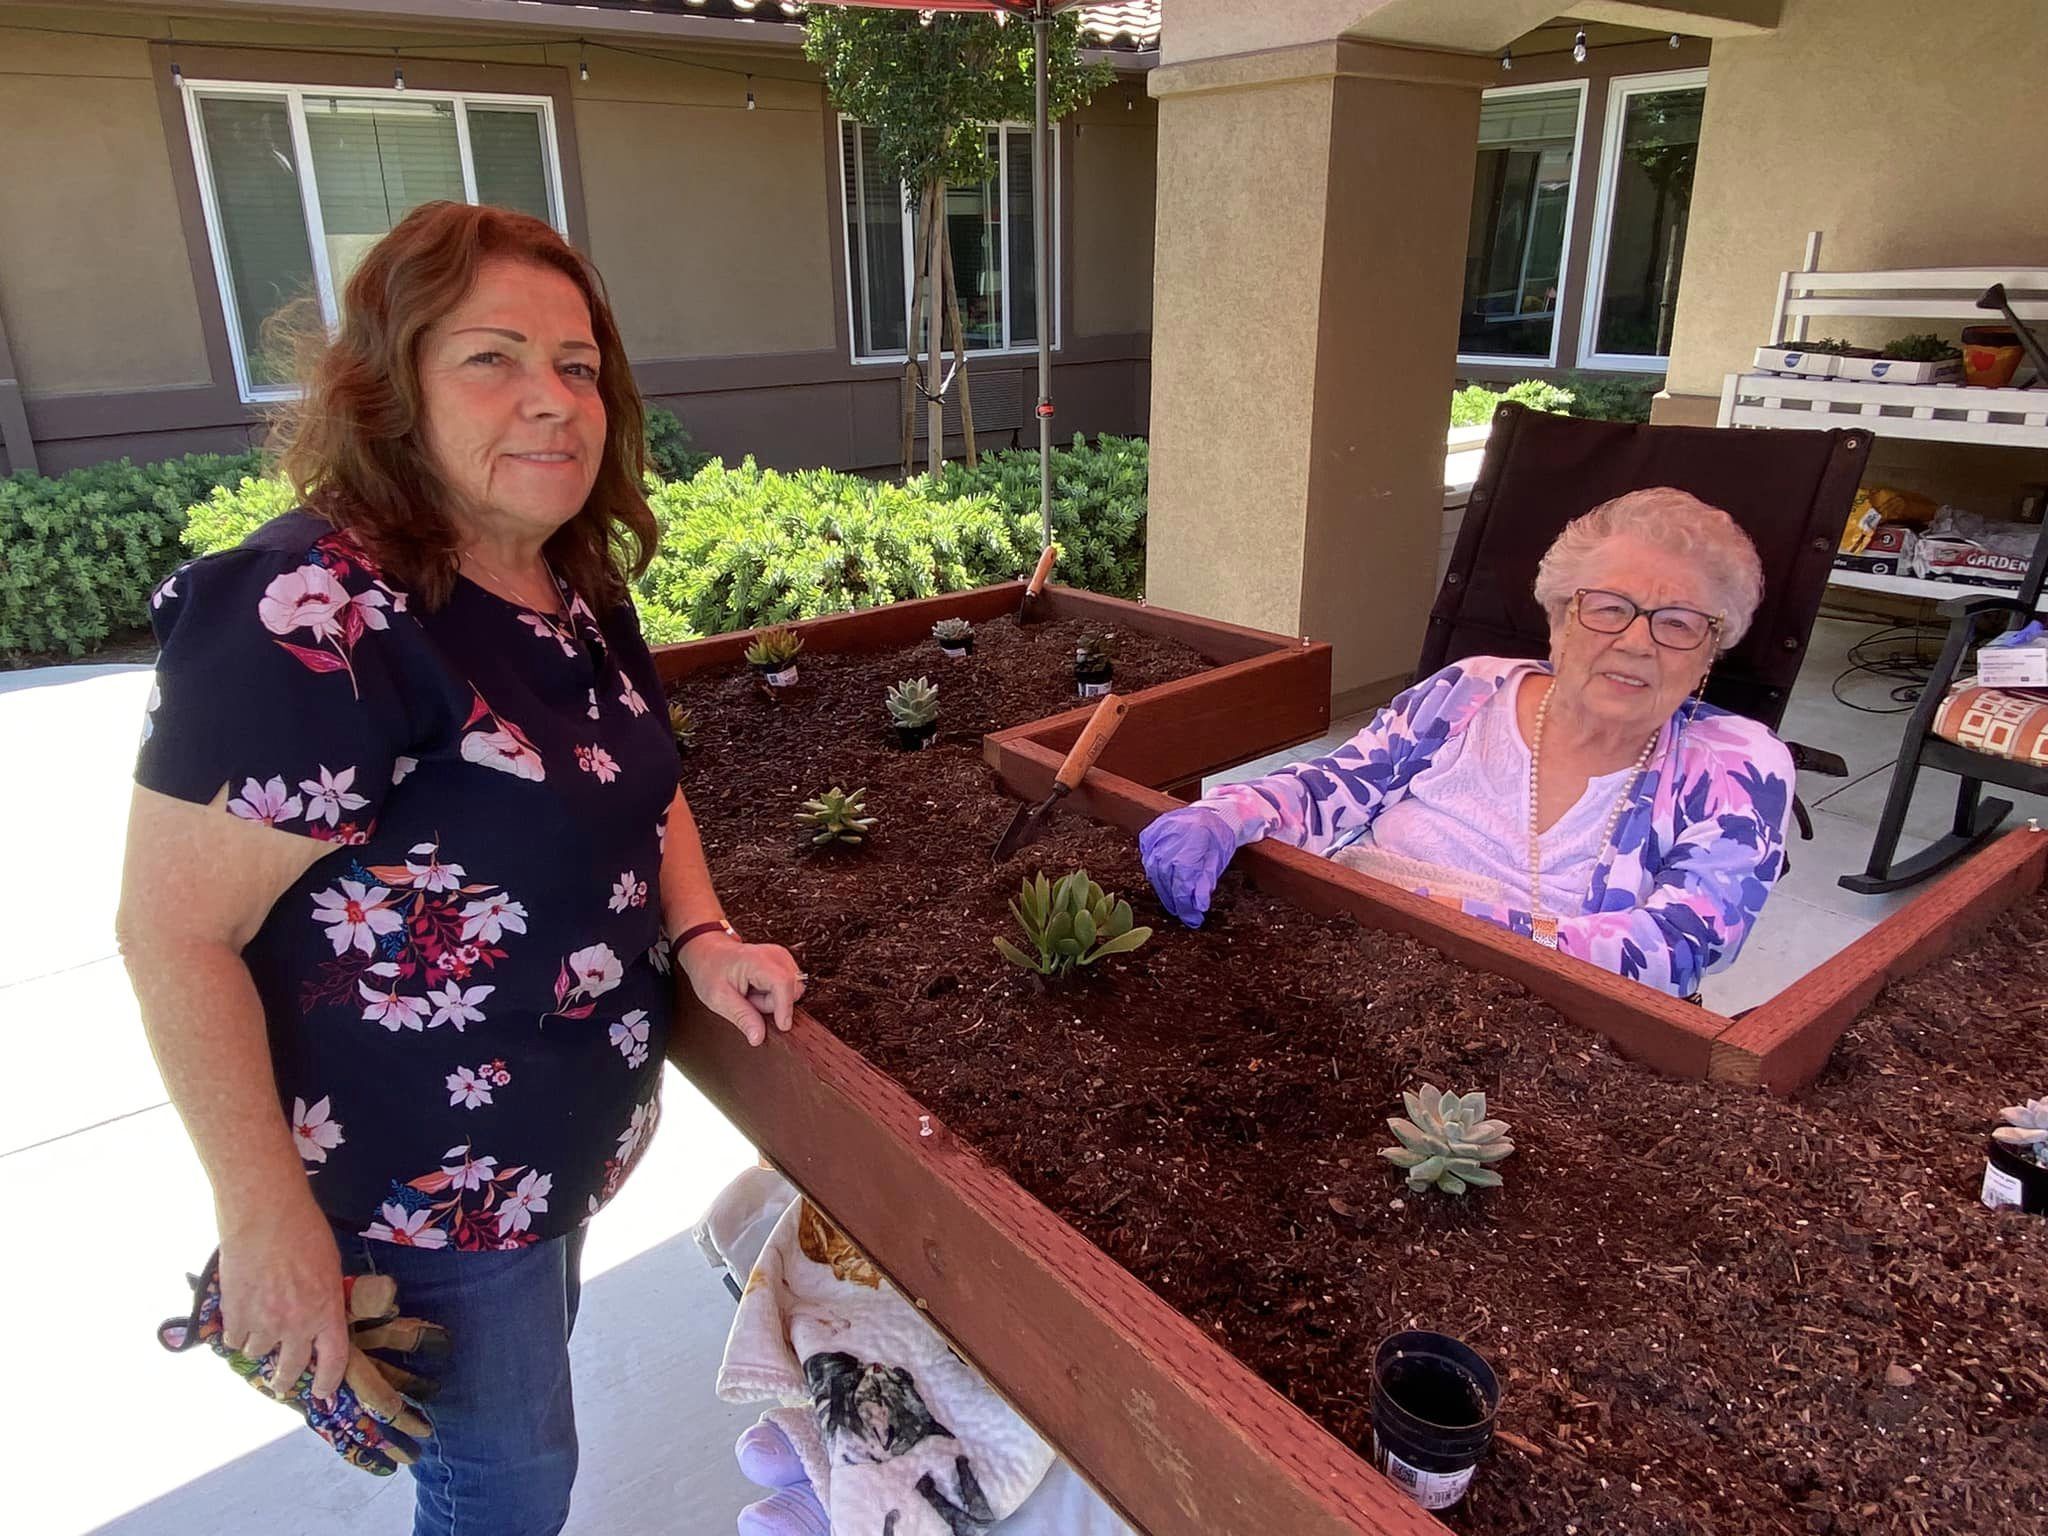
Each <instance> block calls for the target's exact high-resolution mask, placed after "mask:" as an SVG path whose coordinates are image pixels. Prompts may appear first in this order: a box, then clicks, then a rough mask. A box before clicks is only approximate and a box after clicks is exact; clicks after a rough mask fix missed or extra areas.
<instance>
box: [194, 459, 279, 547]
mask: <svg viewBox="0 0 2048 1536" xmlns="http://www.w3.org/2000/svg"><path fill="white" fill-rule="evenodd" d="M298 504H299V498H298V497H297V496H295V495H294V494H292V487H291V482H290V481H289V480H286V479H285V478H284V477H283V476H281V475H262V476H258V475H244V476H243V477H242V478H241V480H239V481H238V482H236V483H235V484H234V485H217V486H215V487H214V489H213V494H212V495H210V496H208V497H207V498H206V500H204V501H202V502H200V503H199V505H198V506H196V507H194V508H192V509H191V512H190V513H189V514H188V515H187V517H186V520H185V532H184V533H183V535H181V537H182V538H183V540H184V544H185V548H186V549H188V550H189V551H191V552H192V553H193V554H195V555H211V554H214V553H216V552H218V551H220V550H223V549H233V548H234V547H235V546H236V545H237V544H239V543H241V542H242V540H244V539H246V538H247V537H249V535H250V534H252V533H254V532H255V531H256V530H257V529H258V528H261V527H262V526H263V525H264V524H265V523H267V522H269V521H270V520H271V519H272V518H273V517H282V516H284V515H285V513H287V512H289V511H291V510H292V508H294V507H296V506H297V505H298Z"/></svg>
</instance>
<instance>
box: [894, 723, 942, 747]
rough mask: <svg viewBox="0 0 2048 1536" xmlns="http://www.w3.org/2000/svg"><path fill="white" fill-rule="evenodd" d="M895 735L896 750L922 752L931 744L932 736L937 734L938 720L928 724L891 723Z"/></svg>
mask: <svg viewBox="0 0 2048 1536" xmlns="http://www.w3.org/2000/svg"><path fill="white" fill-rule="evenodd" d="M889 729H890V730H891V731H893V732H894V733H895V735H896V750H897V751H899V752H922V751H923V750H924V749H925V748H926V747H928V746H930V745H931V744H932V738H933V737H935V736H937V735H938V734H939V722H938V721H936V720H934V721H932V723H931V724H930V725H892V726H890V727H889Z"/></svg>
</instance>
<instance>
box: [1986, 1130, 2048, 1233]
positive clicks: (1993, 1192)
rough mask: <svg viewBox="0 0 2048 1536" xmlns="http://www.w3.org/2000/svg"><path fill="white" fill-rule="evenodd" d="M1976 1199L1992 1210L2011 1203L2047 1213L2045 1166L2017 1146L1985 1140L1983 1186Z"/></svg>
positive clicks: (2046, 1170) (2036, 1211) (2047, 1193)
mask: <svg viewBox="0 0 2048 1536" xmlns="http://www.w3.org/2000/svg"><path fill="white" fill-rule="evenodd" d="M1978 1198H1979V1199H1981V1200H1982V1201H1983V1202H1984V1203H1985V1204H1986V1205H1988V1206H1990V1207H1991V1208H1992V1209H1993V1210H1997V1209H1998V1208H1999V1207H2000V1206H2003V1205H2011V1206H2017V1207H2018V1208H2019V1209H2020V1210H2023V1211H2029V1212H2031V1213H2033V1214H2034V1215H2036V1216H2048V1168H2043V1167H2042V1166H2041V1165H2040V1164H2039V1163H2037V1162H2035V1161H2034V1160H2033V1159H2032V1158H2031V1157H2029V1156H2027V1154H2026V1153H2024V1152H2022V1151H2020V1150H2019V1149H2018V1148H2017V1147H2008V1146H2007V1145H2006V1144H2005V1143H2004V1142H2002V1141H1988V1142H1986V1143H1985V1144H1984V1188H1983V1192H1982V1193H1981V1194H1980V1195H1979V1196H1978Z"/></svg>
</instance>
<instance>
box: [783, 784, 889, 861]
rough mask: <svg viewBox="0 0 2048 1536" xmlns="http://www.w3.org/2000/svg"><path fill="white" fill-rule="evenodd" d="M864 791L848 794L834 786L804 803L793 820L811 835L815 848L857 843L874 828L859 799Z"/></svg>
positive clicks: (862, 801) (872, 820) (871, 817)
mask: <svg viewBox="0 0 2048 1536" xmlns="http://www.w3.org/2000/svg"><path fill="white" fill-rule="evenodd" d="M866 794H867V791H866V790H865V789H856V790H855V791H854V792H853V793H852V794H848V793H847V792H846V791H845V790H843V789H841V788H840V787H839V786H838V785H837V784H834V785H833V786H832V787H831V788H830V789H828V790H826V791H825V793H824V794H822V795H820V796H818V797H817V799H815V800H806V801H805V802H804V808H803V809H802V810H800V811H798V812H797V813H796V819H797V821H798V823H799V824H800V825H801V826H803V828H804V829H805V830H806V831H808V832H809V833H810V834H811V841H812V842H813V843H814V844H816V845H817V846H818V847H821V848H823V847H827V846H829V845H831V844H833V843H853V844H858V843H859V842H860V840H861V839H862V838H863V837H865V836H866V835H867V834H868V833H869V832H870V831H872V830H873V829H874V825H875V821H876V818H875V817H873V816H870V815H868V814H867V809H868V808H867V804H866V802H865V800H864V799H863V798H862V797H863V796H865V795H866Z"/></svg>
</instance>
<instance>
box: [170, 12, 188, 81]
mask: <svg viewBox="0 0 2048 1536" xmlns="http://www.w3.org/2000/svg"><path fill="white" fill-rule="evenodd" d="M170 39H171V84H172V85H174V86H176V87H177V88H178V89H180V90H183V89H184V86H185V71H183V70H182V69H180V68H178V29H177V28H176V27H172V28H171V29H170Z"/></svg>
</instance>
